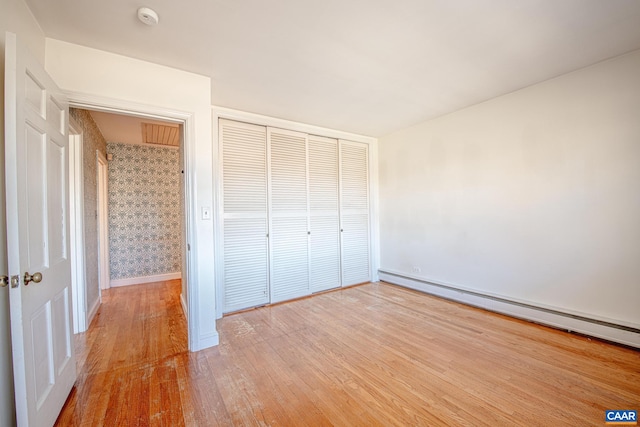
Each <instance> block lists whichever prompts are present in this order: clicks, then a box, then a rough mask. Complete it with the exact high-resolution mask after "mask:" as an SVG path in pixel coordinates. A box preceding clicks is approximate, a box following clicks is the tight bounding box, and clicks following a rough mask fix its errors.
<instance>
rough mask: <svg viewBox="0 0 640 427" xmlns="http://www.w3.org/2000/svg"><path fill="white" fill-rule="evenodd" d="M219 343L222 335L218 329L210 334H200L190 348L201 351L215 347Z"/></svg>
mask: <svg viewBox="0 0 640 427" xmlns="http://www.w3.org/2000/svg"><path fill="white" fill-rule="evenodd" d="M218 344H220V335H219V334H218V331H216V332H213V333H210V334H206V335H202V336H200V337H199V338H198V340H197V342H194V343H192V345H191V348H189V350H190V351H200V350H204V349H205V348H209V347H214V346H216V345H218Z"/></svg>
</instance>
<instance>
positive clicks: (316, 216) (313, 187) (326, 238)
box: [309, 135, 340, 292]
mask: <svg viewBox="0 0 640 427" xmlns="http://www.w3.org/2000/svg"><path fill="white" fill-rule="evenodd" d="M338 168H339V165H338V141H337V140H336V139H331V138H323V137H319V136H312V135H309V222H310V228H311V242H310V245H311V246H310V248H309V253H310V260H309V263H310V266H311V267H310V268H311V271H310V280H311V291H312V292H320V291H324V290H327V289H332V288H337V287H340V211H339V209H338V208H339V206H338V202H339V193H338V191H339V187H338V178H339V176H338Z"/></svg>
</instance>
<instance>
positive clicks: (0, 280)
mask: <svg viewBox="0 0 640 427" xmlns="http://www.w3.org/2000/svg"><path fill="white" fill-rule="evenodd" d="M7 285H9V277H8V276H0V287H2V288H4V287H5V286H7Z"/></svg>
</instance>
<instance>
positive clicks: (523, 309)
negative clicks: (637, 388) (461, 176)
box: [378, 270, 640, 348]
mask: <svg viewBox="0 0 640 427" xmlns="http://www.w3.org/2000/svg"><path fill="white" fill-rule="evenodd" d="M378 273H379V275H380V280H381V281H383V282H387V283H391V284H394V285H399V286H403V287H406V288H410V289H414V290H417V291H421V292H425V293H427V294H431V295H435V296H438V297H441V298H444V299H448V300H452V301H456V302H460V303H463V304H467V305H471V306H473V307H478V308H482V309H485V310H489V311H493V312H496V313H500V314H506V315H508V316H512V317H516V318H519V319H524V320H528V321H532V322H536V323H540V324H543V325H547V326H551V327H554V328H558V329H563V330H566V331H569V332H578V333H581V334H585V335H589V336H593V337H596V338H601V339H604V340H607V341H613V342H616V343H619V344H624V345H628V346H631V347H635V348H640V328H634V327H631V326H627V325H620V324H617V323H613V322H607V321H603V320H598V319H593V318H589V317H587V316H581V315H576V314H571V313H566V312H562V311H560V310H554V309H550V308H546V307H540V306H536V305H533V304H527V303H523V302H518V301H513V300H509V299H507V298H502V297H497V296H494V295H487V294H483V293H481V292H477V291H471V290H467V289H460V288H456V287H455V286H451V285H446V284H442V283H437V282H432V281H428V280H424V279H420V278H416V277H411V276H407V275H404V274H400V273H395V272H390V271H385V270H378Z"/></svg>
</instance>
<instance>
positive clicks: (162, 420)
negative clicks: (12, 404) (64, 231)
mask: <svg viewBox="0 0 640 427" xmlns="http://www.w3.org/2000/svg"><path fill="white" fill-rule="evenodd" d="M179 293H180V284H179V282H178V281H171V282H161V283H156V284H148V285H139V286H132V287H126V288H115V289H111V290H109V291H108V292H105V294H104V299H103V301H104V302H103V305H102V307H101V308H100V311H99V313H98V315H97V318H96V320H95V321H94V322H93V324H92V325H91V328H90V330H89V331H88V332H87V333H85V334H82V335H80V336H78V337H77V341H76V348H77V352H78V368H79V377H78V381H77V383H76V387H75V388H74V390H73V392H72V394H71V395H70V397H69V399H68V401H67V403H66V405H65V407H64V409H63V411H62V413H61V415H60V417H59V419H58V422H57V425H60V426H66V425H81V426H85V425H86V426H98V425H105V426H146V425H163V426H181V425H187V426H218V425H220V426H229V425H238V426H245V425H285V426H287V425H292V426H322V425H337V426H374V425H383V426H393V425H397V426H405V425H425V426H439V425H469V426H482V425H487V426H489V425H490V426H503V425H504V426H514V425H526V426H563V425H566V426H588V425H598V426H599V425H603V424H604V411H605V409H636V410H638V409H640V351H637V350H632V349H629V348H624V347H620V346H616V345H612V344H608V343H604V342H601V341H598V340H595V339H589V338H586V337H582V336H577V335H571V334H567V333H564V332H561V331H557V330H553V329H549V328H545V327H542V326H538V325H534V324H530V323H527V322H523V321H519V320H514V319H511V318H508V317H505V316H501V315H497V314H492V313H488V312H486V311H482V310H479V309H474V308H470V307H466V306H463V305H460V304H456V303H453V302H449V301H444V300H441V299H438V298H435V297H431V296H428V295H425V294H421V293H418V292H414V291H411V290H407V289H403V288H400V287H396V286H392V285H386V284H375V283H374V284H367V285H363V286H357V287H354V288H348V289H345V290H339V291H334V292H329V293H325V294H321V295H317V296H314V297H312V298H307V299H303V300H299V301H295V302H290V303H285V304H279V305H275V306H271V307H264V308H260V309H256V310H250V311H246V312H243V313H239V314H235V315H231V316H227V317H225V318H223V319H222V320H221V321H219V322H218V330H219V332H220V345H219V346H218V347H216V348H212V349H208V350H204V351H201V352H198V353H189V352H188V351H187V350H186V347H187V337H186V326H185V320H184V316H183V314H182V309H181V307H180V302H179Z"/></svg>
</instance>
